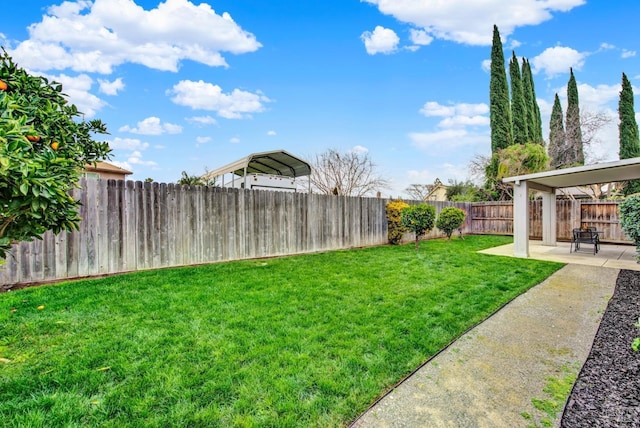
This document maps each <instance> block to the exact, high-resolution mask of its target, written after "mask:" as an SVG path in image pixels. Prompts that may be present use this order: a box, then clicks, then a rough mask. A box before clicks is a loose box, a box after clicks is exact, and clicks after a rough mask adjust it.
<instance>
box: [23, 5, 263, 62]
mask: <svg viewBox="0 0 640 428" xmlns="http://www.w3.org/2000/svg"><path fill="white" fill-rule="evenodd" d="M28 30H29V39H28V40H25V41H23V42H21V43H19V44H18V45H17V46H16V48H15V49H13V50H12V51H11V52H10V53H11V55H12V57H13V58H14V59H15V60H16V61H17V62H18V63H20V65H21V66H23V67H25V68H28V69H32V70H51V69H58V70H63V69H69V68H70V69H72V70H74V71H77V72H96V73H103V74H109V73H111V72H112V70H113V68H114V67H116V66H118V65H120V64H123V63H127V62H129V63H136V64H141V65H144V66H146V67H149V68H154V69H158V70H166V71H177V70H178V67H179V63H180V61H182V60H191V61H195V62H199V63H202V64H206V65H209V66H226V62H225V60H224V58H223V56H222V52H230V53H233V54H242V53H247V52H253V51H255V50H257V49H259V48H260V47H261V44H260V43H259V42H258V41H257V40H256V38H255V36H254V35H253V34H251V33H249V32H247V31H245V30H243V29H242V28H241V27H240V26H239V25H238V24H236V23H235V22H234V21H233V19H232V18H231V16H230V15H229V14H228V13H226V12H223V13H222V14H218V13H216V11H215V10H214V9H212V8H211V6H210V5H208V4H206V3H200V4H198V5H196V4H194V3H192V2H191V1H189V0H165V1H163V2H160V3H159V4H158V6H157V7H156V8H154V9H150V10H145V9H144V8H142V7H141V6H139V5H137V4H136V3H135V2H134V0H94V1H88V0H79V1H75V2H70V1H65V2H63V3H62V4H61V5H59V6H52V7H50V8H49V9H48V10H47V12H46V14H45V15H44V16H43V17H42V20H41V21H40V22H38V23H34V24H32V25H31V26H29V28H28Z"/></svg>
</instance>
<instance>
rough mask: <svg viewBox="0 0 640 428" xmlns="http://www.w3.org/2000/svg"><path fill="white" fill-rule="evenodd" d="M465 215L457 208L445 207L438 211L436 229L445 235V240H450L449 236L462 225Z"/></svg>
mask: <svg viewBox="0 0 640 428" xmlns="http://www.w3.org/2000/svg"><path fill="white" fill-rule="evenodd" d="M465 217H466V213H465V212H464V210H462V209H460V208H457V207H446V208H443V209H442V211H440V215H439V216H438V221H437V222H436V227H437V228H438V229H440V230H441V231H443V232H444V233H445V234H446V235H447V239H449V240H450V239H451V234H452V233H453V231H454V230H456V229H458V228H459V227H460V226H462V223H464V219H465Z"/></svg>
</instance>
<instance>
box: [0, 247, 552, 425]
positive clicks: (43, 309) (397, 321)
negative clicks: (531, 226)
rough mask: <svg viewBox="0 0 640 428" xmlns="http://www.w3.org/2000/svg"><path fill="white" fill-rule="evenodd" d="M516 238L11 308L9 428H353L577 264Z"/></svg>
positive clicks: (369, 254)
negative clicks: (514, 248) (516, 246)
mask: <svg viewBox="0 0 640 428" xmlns="http://www.w3.org/2000/svg"><path fill="white" fill-rule="evenodd" d="M510 241H511V238H509V237H501V236H469V237H466V239H465V240H458V239H454V240H452V241H450V242H449V241H445V240H431V241H424V242H422V243H421V245H420V249H419V250H418V251H416V250H415V249H414V248H413V246H412V245H411V244H409V245H404V246H382V247H374V248H365V249H356V250H348V251H335V252H327V253H319V254H310V255H301V256H292V257H283V258H276V259H264V260H249V261H241V262H227V263H220V264H212V265H206V266H197V267H189V268H176V269H166V270H159V271H148V272H137V273H133V274H125V275H118V276H113V277H109V278H102V279H97V280H86V281H75V282H68V283H61V284H58V285H52V286H44V287H35V288H28V289H24V290H18V291H14V292H10V293H3V294H0V420H2V421H4V423H6V424H7V426H23V425H29V426H61V425H64V426H86V425H91V426H95V425H100V426H137V425H139V424H140V423H141V422H143V423H144V424H145V425H146V426H184V425H190V426H225V427H226V426H241V427H251V426H292V427H293V426H340V425H346V424H348V423H349V422H350V421H351V420H353V419H355V418H356V417H357V416H358V415H359V414H360V413H361V412H363V411H364V410H365V409H366V408H367V407H368V406H369V404H370V403H372V402H374V401H375V400H376V398H377V397H379V396H380V395H381V394H383V393H384V391H385V390H386V389H388V388H389V387H391V386H392V385H394V384H395V383H397V382H398V380H400V379H402V378H403V377H404V376H406V375H407V374H408V373H410V372H411V371H413V370H414V369H415V368H416V367H418V366H420V364H421V363H422V362H424V361H426V360H427V359H429V358H430V357H431V356H432V355H433V354H435V353H436V352H438V351H439V350H440V349H442V348H443V347H444V346H446V345H447V344H448V343H450V342H451V341H452V340H454V339H455V338H456V337H458V336H460V335H461V334H462V333H463V332H464V331H466V330H468V329H469V328H471V327H472V326H474V325H476V324H478V323H479V322H481V321H482V320H483V319H485V318H486V317H488V316H489V315H490V314H491V313H493V312H494V311H495V310H496V309H498V308H499V307H501V306H502V305H503V304H505V303H506V302H508V301H510V300H511V299H513V298H514V297H516V296H517V295H519V294H521V293H522V292H524V291H526V290H527V289H529V288H530V287H532V286H534V285H536V284H538V283H539V282H541V281H542V280H543V279H544V278H546V277H548V276H549V275H550V274H551V273H553V272H554V271H556V270H557V269H559V268H560V267H561V266H562V265H561V264H557V263H549V262H541V261H536V260H523V259H514V258H509V257H496V256H487V255H483V254H477V253H476V251H478V250H480V249H483V248H488V247H491V246H496V245H501V244H505V243H508V242H510Z"/></svg>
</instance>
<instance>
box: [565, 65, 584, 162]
mask: <svg viewBox="0 0 640 428" xmlns="http://www.w3.org/2000/svg"><path fill="white" fill-rule="evenodd" d="M570 72H571V75H570V77H569V83H568V84H567V118H566V123H565V126H566V128H565V134H566V139H567V146H568V149H569V151H570V159H569V164H570V165H584V151H583V149H582V130H581V129H580V102H579V100H578V85H577V84H576V78H575V76H574V75H573V68H572V69H570Z"/></svg>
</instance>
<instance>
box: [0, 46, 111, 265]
mask: <svg viewBox="0 0 640 428" xmlns="http://www.w3.org/2000/svg"><path fill="white" fill-rule="evenodd" d="M0 81H1V82H2V83H0V260H1V259H4V258H5V257H6V255H7V251H8V250H9V249H10V248H11V244H12V243H14V242H19V241H31V240H33V239H34V238H40V237H41V235H42V234H43V233H44V232H46V231H47V230H52V231H53V232H54V233H58V232H60V231H62V230H68V231H70V230H73V229H77V228H78V224H79V222H80V217H79V216H78V206H79V204H80V203H79V202H78V201H76V200H74V199H73V198H72V197H71V196H70V190H71V189H72V188H73V187H77V186H78V181H79V178H80V174H81V173H82V170H83V168H84V165H85V164H87V163H94V162H96V161H98V160H101V159H106V158H107V157H108V155H109V152H110V149H109V145H108V144H107V143H106V142H98V141H96V140H94V138H93V136H94V135H97V134H106V133H107V129H106V126H105V125H104V124H103V123H102V122H101V121H100V120H91V121H84V120H81V117H82V113H80V112H79V111H78V109H77V108H76V106H75V105H73V104H70V103H68V101H67V96H66V95H65V94H63V93H62V85H60V84H59V83H56V82H49V81H48V80H47V79H46V78H44V77H39V76H33V75H30V74H28V73H27V72H26V71H25V70H24V69H22V68H20V67H18V66H17V65H16V64H15V63H14V62H13V60H12V59H11V57H10V56H9V55H8V54H7V53H6V51H4V50H3V53H2V55H1V56H0Z"/></svg>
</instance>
